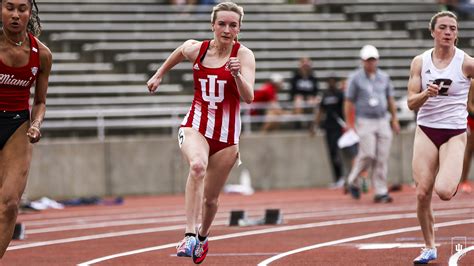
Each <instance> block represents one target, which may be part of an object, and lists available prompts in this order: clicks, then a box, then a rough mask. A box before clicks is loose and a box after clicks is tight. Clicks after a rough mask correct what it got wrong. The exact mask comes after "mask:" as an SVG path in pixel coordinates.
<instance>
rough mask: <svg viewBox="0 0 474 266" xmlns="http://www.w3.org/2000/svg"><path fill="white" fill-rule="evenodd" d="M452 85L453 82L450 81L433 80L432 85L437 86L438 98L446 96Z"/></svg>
mask: <svg viewBox="0 0 474 266" xmlns="http://www.w3.org/2000/svg"><path fill="white" fill-rule="evenodd" d="M452 83H453V81H452V80H450V79H435V80H434V81H433V84H436V85H438V86H439V91H438V95H440V96H448V90H449V88H450V87H451V84H452Z"/></svg>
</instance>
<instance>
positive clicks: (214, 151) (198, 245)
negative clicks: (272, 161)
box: [147, 2, 255, 264]
mask: <svg viewBox="0 0 474 266" xmlns="http://www.w3.org/2000/svg"><path fill="white" fill-rule="evenodd" d="M243 15H244V13H243V9H242V8H241V7H240V6H238V5H236V4H234V3H231V2H224V3H220V4H218V5H216V6H215V7H214V8H213V11H212V15H211V29H212V31H213V32H214V38H213V39H212V40H206V41H202V42H201V41H195V40H188V41H186V42H184V43H183V44H182V45H181V46H179V47H178V48H177V49H176V50H175V51H174V52H173V53H172V54H171V55H170V56H169V57H168V59H167V60H166V61H165V62H164V63H163V65H162V66H161V67H160V68H159V69H158V70H157V72H156V73H155V75H153V77H152V78H151V79H150V80H149V81H148V83H147V85H148V89H149V90H150V92H154V91H155V90H157V89H158V87H159V85H160V84H161V82H162V79H163V76H164V75H165V74H166V73H167V72H168V71H169V70H170V69H171V68H173V67H174V66H175V65H176V64H178V63H180V62H181V61H183V60H185V59H187V60H188V61H190V62H191V63H192V65H193V74H194V100H193V102H192V105H191V109H190V110H189V112H188V114H187V115H186V117H185V118H184V121H183V123H182V124H181V128H180V130H179V134H178V141H179V145H180V148H181V151H182V153H183V154H184V157H185V158H186V159H187V161H188V163H189V169H190V171H189V175H188V180H187V183H186V194H185V202H186V229H185V237H184V239H183V240H182V241H181V242H180V243H179V244H178V247H177V255H178V256H179V257H191V256H192V257H193V261H194V263H196V264H199V263H202V262H203V261H204V259H205V258H206V254H207V251H208V235H209V230H210V227H211V224H212V221H213V220H214V217H215V215H216V212H217V207H218V198H219V193H220V191H221V190H222V187H223V186H224V184H225V182H226V180H227V177H228V176H229V173H230V170H231V169H232V166H233V165H234V163H235V162H236V159H237V157H238V153H239V148H238V142H239V136H240V130H241V121H240V98H242V99H243V100H244V101H245V102H246V103H251V102H252V100H253V97H254V94H253V87H254V83H255V57H254V55H253V53H252V51H251V50H250V49H248V48H247V47H245V46H243V45H241V44H240V43H239V42H237V34H238V33H239V32H240V26H241V23H242V18H243ZM201 204H202V206H201ZM201 212H202V220H201V226H200V227H199V228H198V229H196V225H197V223H198V217H199V214H200V213H201Z"/></svg>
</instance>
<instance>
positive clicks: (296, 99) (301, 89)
mask: <svg viewBox="0 0 474 266" xmlns="http://www.w3.org/2000/svg"><path fill="white" fill-rule="evenodd" d="M318 91H319V87H318V80H317V78H316V77H315V76H314V74H313V67H312V63H311V59H310V58H309V57H303V58H301V59H300V62H299V68H298V69H297V70H296V71H295V72H294V73H293V77H292V79H291V81H290V96H291V100H292V101H293V105H294V113H295V114H303V113H304V110H305V108H308V107H309V108H308V110H309V109H310V110H313V109H314V107H315V106H316V104H317V102H318V98H317V95H318ZM299 126H300V127H301V124H300V125H299Z"/></svg>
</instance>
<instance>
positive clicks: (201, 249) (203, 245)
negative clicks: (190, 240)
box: [193, 237, 209, 264]
mask: <svg viewBox="0 0 474 266" xmlns="http://www.w3.org/2000/svg"><path fill="white" fill-rule="evenodd" d="M196 240H197V243H196V246H194V251H193V262H194V263H195V264H201V263H202V262H203V261H204V259H205V258H206V255H207V251H208V250H209V249H208V244H207V243H208V241H207V240H208V238H207V237H206V240H204V241H199V239H198V238H197V237H196Z"/></svg>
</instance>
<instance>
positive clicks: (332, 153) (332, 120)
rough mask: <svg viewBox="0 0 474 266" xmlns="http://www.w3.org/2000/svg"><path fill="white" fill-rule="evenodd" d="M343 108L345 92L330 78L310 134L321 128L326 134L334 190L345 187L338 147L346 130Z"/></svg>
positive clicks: (335, 80) (336, 81)
mask: <svg viewBox="0 0 474 266" xmlns="http://www.w3.org/2000/svg"><path fill="white" fill-rule="evenodd" d="M343 106H344V92H342V90H341V89H340V88H339V87H338V80H337V78H335V77H330V78H329V79H328V88H327V89H326V90H325V91H324V92H323V96H322V99H321V103H320V105H319V108H317V109H316V114H315V118H314V125H313V126H311V127H310V132H311V135H314V133H315V130H316V128H317V127H321V128H322V129H324V130H325V132H326V134H325V138H326V146H327V149H328V153H329V159H330V162H331V169H332V173H333V182H334V183H333V184H331V187H333V188H340V187H343V186H344V170H343V169H344V166H343V161H342V158H341V151H340V149H339V147H338V145H337V142H338V140H339V138H340V137H341V136H342V133H343V129H344V128H345V122H344V115H343Z"/></svg>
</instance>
